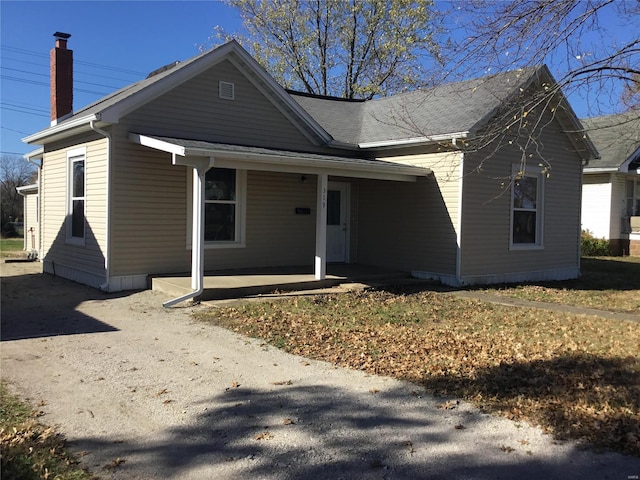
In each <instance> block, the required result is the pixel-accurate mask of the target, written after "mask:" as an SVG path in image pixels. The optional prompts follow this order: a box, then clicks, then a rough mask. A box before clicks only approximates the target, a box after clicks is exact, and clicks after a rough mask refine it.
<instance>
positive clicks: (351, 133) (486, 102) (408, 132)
mask: <svg viewBox="0 0 640 480" xmlns="http://www.w3.org/2000/svg"><path fill="white" fill-rule="evenodd" d="M224 60H228V61H230V62H231V63H233V65H234V66H235V67H236V68H238V70H240V71H241V72H242V73H243V74H244V75H245V76H246V77H247V78H248V79H249V81H251V82H252V83H253V84H254V85H255V86H256V88H258V89H259V90H260V91H261V92H262V93H263V94H264V95H265V97H266V98H268V99H269V100H270V101H271V102H272V104H273V105H274V106H275V107H276V108H278V109H279V110H280V112H281V113H282V114H283V115H285V117H287V118H288V119H289V120H290V121H291V123H292V124H293V125H295V126H296V127H297V128H298V129H299V130H300V131H301V132H302V133H303V134H304V135H305V136H306V137H307V138H308V139H309V140H310V141H311V142H312V143H314V144H315V145H318V146H327V147H334V148H337V149H341V150H342V153H344V150H345V149H349V150H362V149H377V148H384V147H396V146H403V145H415V144H421V143H432V142H441V141H455V139H458V138H466V137H470V136H473V135H474V133H475V132H476V131H477V130H479V129H480V128H482V127H483V126H484V125H485V124H486V123H488V122H489V120H490V119H491V118H492V117H493V116H494V115H495V114H496V112H497V111H498V109H499V108H500V107H501V106H502V105H503V104H504V103H505V102H506V101H507V100H509V99H511V98H515V97H516V96H518V95H519V94H520V93H521V92H522V91H524V90H525V89H526V88H528V87H529V86H530V85H532V84H534V83H536V82H537V83H542V82H548V83H554V80H553V78H552V76H551V74H550V72H549V70H548V69H547V68H546V67H545V66H541V67H531V68H525V69H519V70H513V71H510V72H505V73H499V74H495V75H489V76H486V77H481V78H477V79H473V80H466V81H462V82H454V83H448V84H444V85H440V86H437V87H433V88H428V89H423V90H418V91H414V92H408V93H404V94H399V95H394V96H391V97H385V98H379V99H374V100H368V101H348V100H344V99H337V98H331V97H319V96H314V95H307V94H301V93H296V92H290V91H286V90H284V89H283V88H282V87H281V86H280V85H278V84H277V83H276V81H275V80H274V79H273V77H271V76H270V75H269V74H268V73H267V72H266V71H265V70H264V69H263V68H262V67H261V66H260V65H259V64H258V62H257V61H256V60H255V59H254V58H253V57H251V55H249V53H247V51H246V50H244V49H243V48H242V47H241V46H240V44H238V43H237V42H236V41H233V40H232V41H230V42H227V43H225V44H224V45H222V46H220V47H218V48H216V49H213V50H209V51H207V52H204V53H202V54H200V55H197V56H195V57H193V58H191V59H189V60H186V61H184V62H181V63H177V64H175V65H174V66H171V67H168V68H166V69H159V71H158V73H156V74H155V75H153V76H150V77H148V78H146V79H144V80H141V81H139V82H136V83H134V84H132V85H129V86H127V87H124V88H122V89H120V90H117V91H116V92H114V93H112V94H111V95H107V96H106V97H103V98H102V99H100V100H98V101H97V102H95V103H93V104H91V105H88V106H86V107H84V108H82V109H80V110H78V111H76V112H74V113H73V114H72V115H71V116H69V117H68V118H65V119H63V120H62V121H60V123H58V124H57V125H54V126H52V127H49V128H47V129H45V130H42V131H40V132H38V133H36V134H34V135H31V136H29V137H26V138H24V139H23V141H25V142H26V143H30V144H40V145H42V144H45V143H48V142H51V141H55V140H57V139H61V138H65V137H68V136H71V135H75V134H77V133H80V132H83V131H88V130H90V129H94V128H95V127H98V128H102V127H104V126H106V125H110V124H114V123H117V122H118V121H119V120H120V118H122V117H123V116H124V115H126V114H128V113H130V112H132V111H134V110H136V109H137V108H140V107H141V106H143V105H144V104H145V103H147V102H149V101H151V100H153V99H155V98H157V97H159V96H160V95H162V94H164V93H166V92H168V91H170V90H171V89H172V88H175V87H177V86H178V85H180V84H182V83H183V82H186V81H188V80H189V79H191V78H193V77H194V76H196V75H198V74H200V73H202V72H205V71H206V70H207V69H209V68H212V67H214V66H215V65H217V64H218V63H219V62H222V61H224ZM560 96H561V99H562V101H563V102H564V103H565V104H566V101H565V100H564V98H563V97H562V94H560ZM562 115H563V118H562V119H560V120H561V123H562V124H563V128H564V130H565V133H567V135H570V133H569V132H574V133H575V132H579V131H580V130H581V126H580V123H579V122H578V120H577V118H575V115H574V114H573V111H572V110H571V108H570V107H569V106H568V104H566V105H565V108H563V109H562ZM567 119H568V121H567ZM571 139H572V141H573V142H574V144H576V148H577V150H578V151H581V152H587V153H586V156H587V157H588V156H590V155H593V153H592V152H593V146H592V145H591V143H590V142H589V140H588V138H582V137H581V136H579V135H577V134H576V135H574V136H573V137H571Z"/></svg>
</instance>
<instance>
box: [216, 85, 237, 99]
mask: <svg viewBox="0 0 640 480" xmlns="http://www.w3.org/2000/svg"><path fill="white" fill-rule="evenodd" d="M218 96H219V97H220V98H221V99H223V100H234V99H235V85H234V84H233V83H231V82H219V83H218Z"/></svg>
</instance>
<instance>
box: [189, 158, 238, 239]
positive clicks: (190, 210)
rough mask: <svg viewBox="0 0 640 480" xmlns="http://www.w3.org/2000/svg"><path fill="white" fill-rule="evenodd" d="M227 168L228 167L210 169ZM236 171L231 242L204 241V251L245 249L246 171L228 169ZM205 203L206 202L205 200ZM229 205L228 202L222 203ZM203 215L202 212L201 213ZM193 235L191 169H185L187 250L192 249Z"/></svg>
mask: <svg viewBox="0 0 640 480" xmlns="http://www.w3.org/2000/svg"><path fill="white" fill-rule="evenodd" d="M212 168H229V167H215V166H214V167H212ZM229 169H230V170H235V171H236V201H235V206H236V231H235V238H236V239H235V240H233V241H211V240H209V241H205V242H204V244H203V245H204V249H205V250H213V249H221V248H245V247H246V243H245V234H246V224H247V222H246V220H247V216H246V212H247V209H246V204H247V171H246V170H242V169H239V168H229ZM205 203H206V200H205ZM223 203H229V202H223ZM203 214H204V211H203ZM192 234H193V169H191V168H187V245H186V248H187V250H191V247H192V240H193V238H192Z"/></svg>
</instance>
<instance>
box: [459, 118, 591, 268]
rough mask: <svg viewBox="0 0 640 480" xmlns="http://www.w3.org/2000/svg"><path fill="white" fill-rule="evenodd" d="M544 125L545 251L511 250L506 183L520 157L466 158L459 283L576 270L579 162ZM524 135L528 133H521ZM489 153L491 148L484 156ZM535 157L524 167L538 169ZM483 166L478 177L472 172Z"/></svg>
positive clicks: (506, 150) (513, 153) (510, 151)
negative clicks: (546, 169)
mask: <svg viewBox="0 0 640 480" xmlns="http://www.w3.org/2000/svg"><path fill="white" fill-rule="evenodd" d="M543 124H545V125H546V127H545V129H544V131H543V133H542V134H541V136H540V137H539V138H538V145H537V146H538V148H539V149H540V151H541V152H542V154H543V155H544V158H546V159H547V160H548V161H549V163H550V164H551V170H550V176H549V178H546V179H545V180H544V205H543V209H544V211H543V220H544V225H543V229H544V230H543V235H544V236H543V248H541V249H522V250H516V249H510V246H509V245H510V238H511V223H510V218H511V217H510V216H511V184H510V181H509V177H510V175H511V172H512V168H513V165H514V164H519V162H520V158H521V153H520V151H519V150H517V149H516V148H515V147H503V148H502V149H500V150H498V151H497V152H494V153H493V154H492V155H491V156H489V157H487V158H485V157H484V156H483V154H482V152H480V153H475V154H470V155H467V156H466V157H465V161H464V165H465V169H464V171H465V175H464V186H463V206H462V209H463V210H462V215H463V217H462V225H463V228H462V232H461V233H462V237H461V238H462V242H461V245H462V257H461V275H462V277H465V276H466V277H469V276H482V275H505V274H513V275H517V274H522V273H525V272H542V271H550V270H557V269H570V268H577V267H578V265H579V254H578V252H579V234H580V205H581V197H580V192H581V173H582V167H581V160H580V158H579V157H578V155H577V154H576V153H574V148H573V146H572V145H571V143H570V142H569V140H568V139H567V137H566V135H564V134H563V133H562V129H561V127H560V125H559V124H558V123H557V122H556V121H555V120H553V121H550V122H549V119H547V122H543ZM523 134H526V133H523ZM488 150H490V147H489V148H488V149H487V151H488ZM539 163H540V161H539V160H538V159H536V157H535V156H533V157H530V158H529V160H528V167H532V168H537V169H538V171H539V170H540V167H538V164H539ZM480 164H482V168H481V170H480V171H476V168H477V167H478V165H480Z"/></svg>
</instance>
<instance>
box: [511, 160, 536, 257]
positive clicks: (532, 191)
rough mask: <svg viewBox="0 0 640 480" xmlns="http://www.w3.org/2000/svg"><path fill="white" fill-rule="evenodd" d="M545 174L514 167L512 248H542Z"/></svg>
mask: <svg viewBox="0 0 640 480" xmlns="http://www.w3.org/2000/svg"><path fill="white" fill-rule="evenodd" d="M543 195H544V176H543V175H542V173H534V172H530V171H524V172H522V171H518V169H517V168H515V167H514V174H513V182H512V187H511V248H512V249H519V248H541V247H542V237H543V235H542V233H543V232H542V226H543V208H542V207H543V204H544V202H543Z"/></svg>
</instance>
